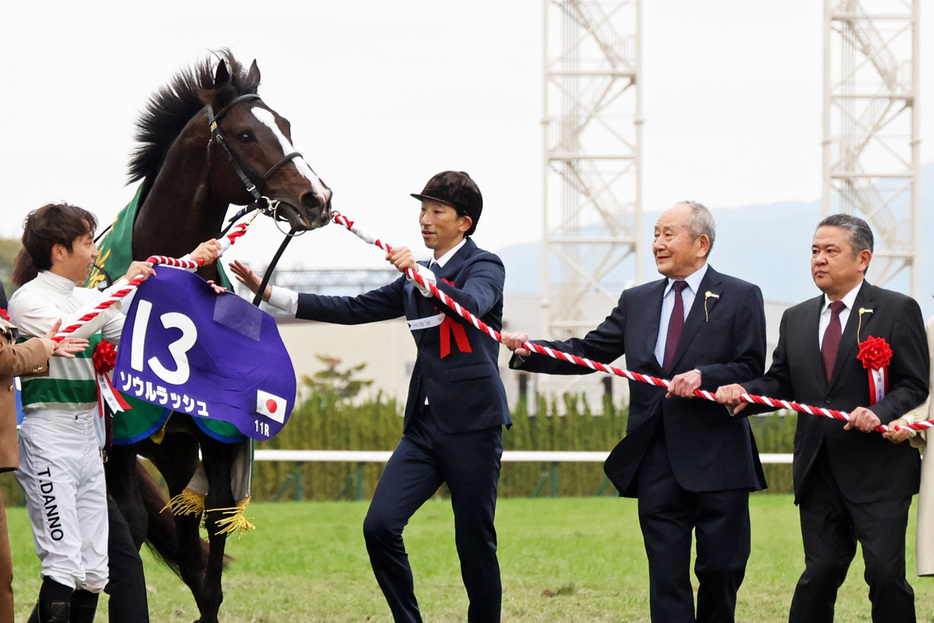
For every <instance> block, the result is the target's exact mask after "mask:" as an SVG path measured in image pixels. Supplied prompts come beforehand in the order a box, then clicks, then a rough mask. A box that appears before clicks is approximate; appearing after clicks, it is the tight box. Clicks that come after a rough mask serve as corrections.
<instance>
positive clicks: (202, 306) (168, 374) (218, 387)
mask: <svg viewBox="0 0 934 623" xmlns="http://www.w3.org/2000/svg"><path fill="white" fill-rule="evenodd" d="M114 375H115V376H114V384H115V385H116V387H117V389H118V390H120V391H122V392H124V393H126V394H128V395H131V396H135V397H136V398H139V399H140V400H143V401H145V402H149V403H152V404H157V405H160V406H163V407H166V408H170V409H172V410H173V411H178V412H182V413H187V414H189V415H192V416H195V417H198V418H204V419H208V420H218V421H221V422H227V423H229V424H232V425H234V426H235V427H236V428H237V430H238V431H240V433H242V434H243V435H246V436H248V437H251V438H253V439H257V440H265V439H269V438H270V437H273V436H275V435H276V434H278V432H279V431H280V430H282V428H283V426H285V424H286V422H287V421H288V418H289V415H290V414H291V411H292V408H293V407H294V405H295V395H296V380H295V370H294V368H293V367H292V362H291V359H290V358H289V355H288V352H287V351H286V349H285V346H284V344H283V343H282V339H281V337H280V336H279V333H278V329H277V327H276V323H275V320H274V319H273V318H272V316H270V315H269V314H267V313H265V312H263V311H261V310H259V309H257V308H256V307H254V306H252V305H250V304H249V303H247V302H246V301H245V300H243V299H241V298H239V297H237V296H236V295H234V294H232V293H231V294H221V295H217V294H215V293H214V291H213V290H212V289H211V287H210V286H208V285H207V284H206V283H205V282H204V281H203V280H202V279H201V278H200V277H197V276H196V275H192V274H190V273H187V272H184V271H180V270H174V269H164V268H160V269H159V271H158V273H157V274H156V275H155V276H153V277H151V278H150V279H148V280H147V281H145V282H143V283H142V284H141V285H140V287H139V289H138V290H137V292H136V295H135V297H134V300H133V303H132V305H131V307H130V311H129V313H128V314H127V321H126V324H125V325H124V329H123V336H122V339H121V347H120V350H119V354H118V356H117V365H116V368H115V370H114Z"/></svg>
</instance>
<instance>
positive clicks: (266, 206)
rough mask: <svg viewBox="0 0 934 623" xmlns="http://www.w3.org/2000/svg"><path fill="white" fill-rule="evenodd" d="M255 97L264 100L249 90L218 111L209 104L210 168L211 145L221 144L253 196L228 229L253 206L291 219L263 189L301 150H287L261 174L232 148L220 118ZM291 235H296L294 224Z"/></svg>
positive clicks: (277, 216) (299, 154) (251, 209)
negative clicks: (251, 200)
mask: <svg viewBox="0 0 934 623" xmlns="http://www.w3.org/2000/svg"><path fill="white" fill-rule="evenodd" d="M251 100H260V96H259V95H257V94H255V93H247V94H246V95H240V96H238V97H235V98H234V99H233V100H231V101H230V102H228V103H227V105H226V106H224V107H223V108H221V109H220V110H219V111H217V114H215V113H214V109H213V107H212V106H211V105H210V104H208V105H207V113H208V123H209V124H210V129H211V137H210V139H208V171H210V170H211V147H212V146H213V145H217V146H218V147H219V148H220V149H221V151H222V152H223V153H224V156H225V157H226V158H227V162H229V163H230V166H231V167H232V168H233V170H234V173H236V174H237V177H239V178H240V181H241V182H242V183H243V187H244V188H245V189H246V191H247V192H248V193H250V195H252V197H253V203H250V204H249V205H247V206H246V207H245V208H244V209H243V210H241V211H240V212H238V213H237V215H236V217H235V218H234V219H231V223H230V224H229V225H228V226H227V229H229V228H230V225H232V224H233V221H234V220H236V219H239V218H240V217H242V216H243V215H244V214H247V213H248V212H252V211H253V210H262V211H263V212H264V213H266V214H267V215H269V216H271V217H272V218H273V219H274V220H276V221H285V220H287V219H284V218H282V217H280V216H279V214H278V208H279V203H280V202H279V201H278V200H276V199H270V198H269V197H266V196H265V195H263V194H262V193H261V192H260V189H262V188H263V186H265V185H266V181H267V180H268V179H269V178H270V177H271V176H272V174H273V173H275V172H276V171H278V170H279V169H280V168H282V167H283V166H284V165H286V164H288V163H289V162H291V161H292V160H294V159H295V158H301V157H302V154H301V153H299V152H297V151H293V152H292V153H290V154H286V155H285V156H284V157H283V158H282V159H281V160H280V161H279V162H277V163H276V164H274V165H272V166H271V167H270V168H269V170H268V171H266V172H265V173H264V174H262V175H260V174H258V173H257V172H256V171H254V170H253V168H252V167H250V165H249V164H247V163H246V162H244V161H243V160H242V159H241V158H239V157H238V156H237V154H236V152H234V151H233V150H232V149H231V147H230V144H229V143H228V142H227V138H226V137H225V136H224V133H223V132H221V128H220V121H221V119H223V118H224V116H225V115H226V114H227V113H228V112H230V110H231V109H232V108H233V107H234V106H236V105H237V104H240V103H241V102H246V101H251ZM252 180H256V183H253V181H252ZM227 229H225V230H224V233H226V231H227ZM290 235H295V233H294V228H293V230H292V232H291V233H290Z"/></svg>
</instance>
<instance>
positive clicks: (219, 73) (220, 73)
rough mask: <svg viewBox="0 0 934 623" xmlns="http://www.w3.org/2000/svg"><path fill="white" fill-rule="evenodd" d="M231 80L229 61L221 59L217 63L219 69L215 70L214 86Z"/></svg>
mask: <svg viewBox="0 0 934 623" xmlns="http://www.w3.org/2000/svg"><path fill="white" fill-rule="evenodd" d="M229 81H230V72H228V71H227V62H226V61H224V60H223V59H221V62H219V63H218V64H217V70H216V71H215V72H214V88H215V89H216V88H217V87H219V86H221V85H222V84H225V83H227V82H229Z"/></svg>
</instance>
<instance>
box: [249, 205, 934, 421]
mask: <svg viewBox="0 0 934 623" xmlns="http://www.w3.org/2000/svg"><path fill="white" fill-rule="evenodd" d="M331 220H333V221H334V222H335V223H337V224H338V225H343V226H344V227H346V228H347V229H349V230H350V231H351V232H353V233H354V234H356V235H357V236H358V237H359V238H360V239H362V240H363V241H365V242H368V243H369V244H372V245H375V246H377V247H379V248H381V249H383V250H384V251H386V252H387V253H389V252H390V251H392V247H391V246H389V245H388V244H386V243H385V242H383V241H382V240H380V239H379V238H378V237H376V236H375V235H374V234H372V233H371V232H369V231H367V230H366V229H364V228H362V227H360V226H359V225H357V224H356V223H355V222H354V221H352V220H350V219H349V218H347V217H346V216H344V215H342V214H340V213H338V212H333V213H332V215H331ZM405 275H406V277H407V278H408V279H409V281H411V282H413V283H418V284H419V285H421V286H422V287H424V288H426V289H427V290H428V291H429V292H431V294H432V296H434V297H435V298H437V299H438V300H440V301H441V302H442V303H444V304H445V305H446V306H447V307H448V308H450V309H451V311H453V312H454V313H456V314H457V315H458V316H460V317H461V318H463V319H464V320H466V321H467V322H469V323H470V324H472V325H473V326H474V327H475V328H476V329H478V330H479V331H481V332H482V333H485V334H486V335H488V336H489V337H491V338H493V339H494V340H496V341H497V342H499V343H500V344H505V343H504V341H503V336H502V334H501V333H500V332H499V331H497V330H496V329H493V328H492V327H490V326H489V325H488V324H486V323H485V322H483V321H482V320H480V319H479V318H477V317H476V316H474V315H473V314H472V313H470V312H469V311H468V310H466V309H464V308H463V307H461V306H460V304H458V302H457V301H455V300H454V299H452V298H451V297H450V296H448V295H447V294H445V293H444V292H442V291H441V290H439V289H438V287H437V286H436V285H435V284H433V283H431V282H429V281H426V280H425V279H424V278H423V277H422V276H421V275H420V274H419V273H418V272H417V271H414V270H412V269H406V271H405ZM264 288H265V286H264ZM262 291H263V290H262V289H261V290H260V292H262ZM522 348H525V349H527V350H530V351H532V352H533V353H538V354H539V355H545V356H546V357H551V358H552V359H557V360H558V361H566V362H568V363H573V364H575V365H578V366H582V367H585V368H589V369H591V370H598V371H600V372H605V373H607V374H612V375H614V376H619V377H623V378H626V379H629V380H630V381H638V382H640V383H647V384H649V385H655V386H656V387H663V388H665V389H668V387H669V385H670V384H671V381H670V380H667V379H661V378H658V377H654V376H648V375H646V374H640V373H638V372H630V371H629V370H623V369H622V368H617V367H615V366H609V365H607V364H605V363H600V362H599V361H593V360H592V359H587V358H586V357H578V356H577V355H571V354H568V353H565V352H562V351H560V350H555V349H553V348H548V347H546V346H541V345H539V344H535V343H533V342H528V341H527V342H524V343H523V344H522ZM694 396H696V397H697V398H703V399H704V400H709V401H711V402H716V401H717V399H716V395H715V394H714V393H713V392H709V391H707V390H704V389H695V390H694ZM740 400H742V401H743V402H747V403H751V404H760V405H765V406H769V407H774V408H776V409H790V410H792V411H796V412H798V413H807V414H809V415H817V416H820V417H825V418H831V419H836V420H843V421H846V422H848V421H849V420H850V415H849V413H847V412H845V411H838V410H836V409H826V408H823V407H812V406H809V405H805V404H801V403H799V402H794V401H789V400H778V399H776V398H768V397H765V396H758V395H755V394H742V395H741V396H740ZM930 428H934V421H932V420H928V421H924V422H916V423H914V424H909V425H907V426H895V427H894V428H893V430H902V429H910V430H925V429H930ZM873 430H875V431H877V432H880V433H884V432H888V431H889V430H890V429H889V427H888V426H886V425H884V424H882V425H880V426H876V427H875V428H874V429H873Z"/></svg>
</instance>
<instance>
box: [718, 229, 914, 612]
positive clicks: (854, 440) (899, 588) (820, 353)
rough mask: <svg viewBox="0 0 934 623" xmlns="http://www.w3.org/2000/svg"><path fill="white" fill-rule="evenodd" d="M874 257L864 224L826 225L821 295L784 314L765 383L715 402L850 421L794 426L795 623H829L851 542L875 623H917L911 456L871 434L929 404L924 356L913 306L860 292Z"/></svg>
mask: <svg viewBox="0 0 934 623" xmlns="http://www.w3.org/2000/svg"><path fill="white" fill-rule="evenodd" d="M872 249H873V237H872V231H871V230H870V228H869V225H867V224H866V222H865V221H864V220H862V219H860V218H858V217H855V216H851V215H848V214H834V215H832V216H828V217H827V218H825V219H824V220H822V221H821V222H820V224H818V226H817V230H816V232H815V234H814V240H813V244H812V246H811V272H812V275H813V278H814V283H815V284H816V285H817V287H818V288H820V290H821V291H822V292H823V294H822V295H821V296H819V297H817V298H814V299H811V300H808V301H805V302H803V303H801V304H799V305H796V306H794V307H792V308H790V309H788V310H787V311H786V312H785V314H784V316H783V317H782V324H781V332H780V335H779V340H778V346H777V347H776V349H775V353H774V354H773V355H772V365H771V367H770V368H769V371H768V373H766V375H765V376H763V377H762V378H760V379H757V380H754V381H751V382H747V383H741V384H739V385H735V384H734V385H730V386H726V387H721V388H720V389H719V390H718V391H717V399H718V400H720V401H721V402H723V403H724V404H728V405H734V412H735V413H739V412H741V411H743V409H744V407H745V406H746V405H745V404H744V403H740V402H739V397H740V395H741V394H743V393H749V394H758V395H765V396H770V397H773V398H782V399H789V400H795V401H797V402H800V403H803V404H808V405H813V406H818V407H826V408H830V409H836V410H840V411H846V412H849V414H850V419H849V421H848V422H847V423H846V424H845V425H844V424H843V423H841V422H840V421H838V420H834V419H829V418H824V417H820V416H816V415H808V414H804V413H801V414H798V428H797V431H796V432H795V454H794V466H793V471H794V490H795V503H796V504H797V505H798V511H799V515H800V519H801V535H802V538H803V540H804V557H805V569H804V573H803V574H802V575H801V578H800V579H799V580H798V585H797V587H796V588H795V593H794V598H793V599H792V602H791V612H790V615H789V621H790V622H791V623H801V622H805V621H806V622H808V623H811V622H814V623H824V622H828V623H829V622H830V621H833V617H834V603H835V601H836V597H837V589H838V588H839V587H840V585H841V584H842V583H843V581H844V579H845V578H846V573H847V570H848V569H849V566H850V563H851V561H852V560H853V557H854V555H855V553H856V544H857V542H858V543H859V544H860V545H861V546H862V549H863V559H864V560H865V563H866V574H865V578H866V582H867V583H868V584H869V599H870V600H871V602H872V620H873V621H875V622H876V623H891V622H895V621H897V622H898V623H913V622H914V621H915V620H916V619H915V608H914V593H913V591H912V589H911V586H909V585H908V582H907V580H906V579H905V530H906V528H907V525H908V507H909V506H910V505H911V496H912V495H914V494H915V493H917V492H918V484H919V479H920V471H919V467H920V461H919V458H918V452H917V451H915V450H914V449H913V448H911V447H909V446H908V444H898V445H895V444H891V443H889V442H888V441H886V440H885V439H883V437H882V435H881V434H879V433H876V432H872V429H873V428H874V427H875V426H878V425H879V424H887V423H889V422H891V421H892V420H894V419H896V418H898V417H899V416H901V415H902V414H904V413H905V412H906V411H908V410H910V409H912V408H913V407H915V406H916V405H918V404H920V403H921V402H923V401H924V399H925V397H926V396H927V394H928V386H927V382H928V367H929V360H928V347H927V339H926V337H925V332H924V322H923V320H922V317H921V310H920V308H919V307H918V303H917V302H915V301H914V300H913V299H911V298H909V297H907V296H904V295H902V294H898V293H896V292H892V291H890V290H884V289H882V288H877V287H875V286H872V285H870V284H869V283H868V282H866V281H865V274H866V270H867V268H868V267H869V262H870V260H871V259H872ZM882 340H884V343H883V342H882ZM889 349H890V352H889ZM873 351H874V352H875V353H881V354H882V355H883V357H882V358H881V359H879V360H876V361H872V360H871V358H870V357H868V356H867V355H868V354H869V353H871V352H873ZM886 359H887V361H886ZM874 368H878V369H875V370H874ZM750 411H753V410H752V409H746V410H745V412H744V413H743V415H745V414H747V413H748V412H750Z"/></svg>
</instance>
